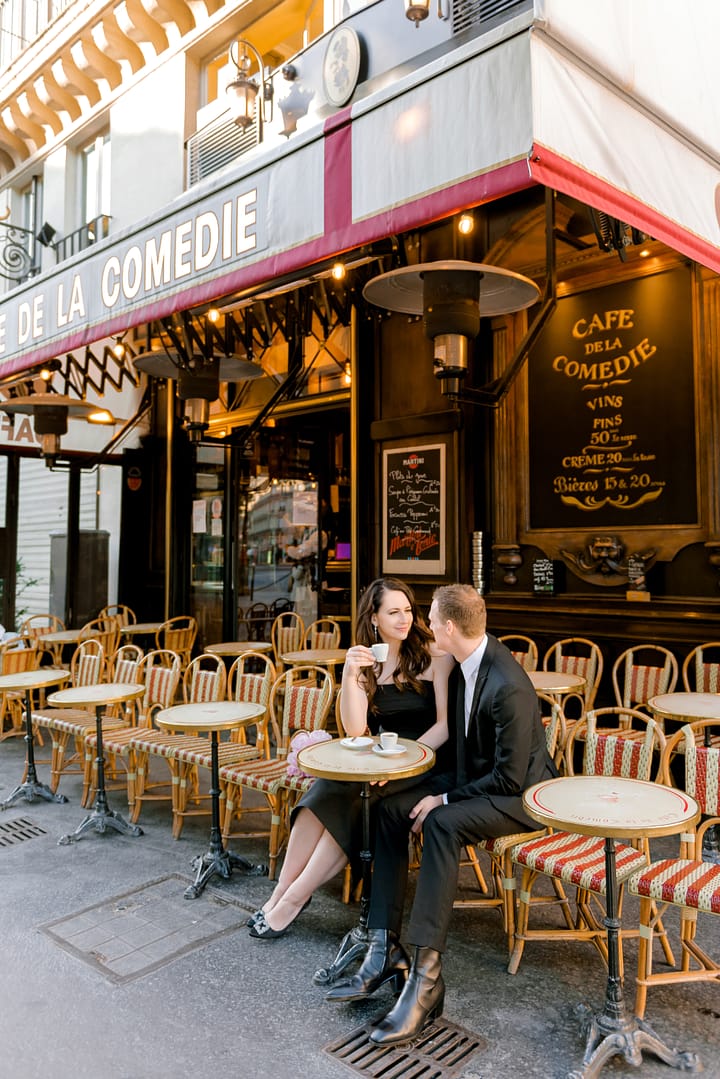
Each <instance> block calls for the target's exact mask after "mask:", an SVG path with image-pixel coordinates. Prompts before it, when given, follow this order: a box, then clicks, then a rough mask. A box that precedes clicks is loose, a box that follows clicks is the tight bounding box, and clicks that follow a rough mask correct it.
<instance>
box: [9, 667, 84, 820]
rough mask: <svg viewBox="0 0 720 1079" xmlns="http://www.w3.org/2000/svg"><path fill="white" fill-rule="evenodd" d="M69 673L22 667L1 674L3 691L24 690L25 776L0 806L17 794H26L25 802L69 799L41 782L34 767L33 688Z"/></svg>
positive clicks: (59, 678)
mask: <svg viewBox="0 0 720 1079" xmlns="http://www.w3.org/2000/svg"><path fill="white" fill-rule="evenodd" d="M69 677H70V671H59V670H54V669H53V670H49V669H48V668H47V667H46V668H45V669H44V670H42V669H41V670H37V671H19V672H18V673H17V674H3V675H0V693H13V692H14V693H21V692H22V693H24V694H25V746H26V750H25V779H24V780H23V781H22V783H20V784H19V785H18V786H17V787H16V788H15V790H14V791H13V792H12V794H11V795H10V797H9V798H6V799H5V801H4V802H0V809H7V808H8V807H9V806H11V805H12V804H13V803H14V802H17V800H18V798H24V799H25V801H26V802H34V801H35V799H36V798H42V799H44V800H45V801H46V802H67V798H66V797H65V795H64V794H55V793H54V792H53V791H51V790H50V788H49V787H47V786H45V784H44V783H39V782H38V777H37V771H36V770H35V744H34V741H33V728H32V701H31V696H32V691H33V690H34V689H45V688H47V686H56V685H57V684H58V682H64V681H66V679H68V678H69Z"/></svg>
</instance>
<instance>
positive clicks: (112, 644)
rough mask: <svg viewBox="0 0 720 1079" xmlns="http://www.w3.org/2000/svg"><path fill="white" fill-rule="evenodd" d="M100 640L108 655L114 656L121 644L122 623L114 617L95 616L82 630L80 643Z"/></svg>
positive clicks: (79, 638)
mask: <svg viewBox="0 0 720 1079" xmlns="http://www.w3.org/2000/svg"><path fill="white" fill-rule="evenodd" d="M91 640H92V641H99V643H100V644H101V645H102V647H103V651H104V653H105V655H106V656H112V655H114V654H115V652H116V651H117V648H118V645H119V644H120V624H119V622H116V621H115V619H114V618H94V619H93V620H92V621H91V622H86V623H85V625H84V626H83V627H82V629H81V630H80V635H79V637H78V643H79V644H82V642H83V641H91Z"/></svg>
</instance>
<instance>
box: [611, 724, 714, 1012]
mask: <svg viewBox="0 0 720 1079" xmlns="http://www.w3.org/2000/svg"><path fill="white" fill-rule="evenodd" d="M712 726H715V727H716V728H717V726H718V720H716V719H710V720H700V721H698V722H697V723H690V724H687V725H686V726H684V727H682V728H681V729H680V730H679V731H677V732H676V733H675V734H674V735H673V736H672V737H671V738H669V739H668V742H667V746H666V748H665V753H664V755H663V764H664V766H665V776H666V780H669V772H668V764H669V761H670V759H671V757H672V756H673V754H674V753H675V752H676V751H679V752H682V751H683V750H684V753H685V791H686V793H687V794H689V795H691V797H693V798H694V799H695V800H696V801H697V803H698V805H699V807H700V811H701V813H702V814H703V820H702V824H701V825H700V826H699V827H698V828H697V829H696V830H695V831H693V832H688V833H685V834H683V835H682V836H681V839H680V856H679V857H678V858H665V859H663V860H662V861H656V862H651V864H650V865H648V866H644V867H643V868H642V869H640V870H639V871H638V872H637V873H634V874H633V875H632V876H631V877H630V879H629V880H628V882H627V890H628V893H629V894H630V895H634V896H637V897H639V899H640V947H639V950H638V973H637V990H636V996H635V1014H636V1015H637V1016H638V1018H640V1019H642V1017H643V1015H644V1014H645V1005H646V1001H647V991H648V988H649V987H650V986H653V985H673V984H676V983H679V982H705V981H708V982H711V981H712V982H720V963H718V962H716V961H715V960H713V959H712V958H711V957H710V955H708V953H707V952H706V951H705V950H704V949H703V948H702V947H701V946H700V944H699V943H698V941H697V939H696V932H697V920H698V914H720V865H715V864H713V863H712V862H704V861H703V860H702V847H703V836H704V835H705V833H706V832H707V830H708V828H712V827H715V826H716V825H720V749H718V748H716V747H715V746H705V745H703V744H698V742H700V743H701V742H702V740H703V738H702V736H703V734H704V732H705V730H708V729H709V728H710V727H712ZM665 905H672V906H675V907H679V908H680V947H681V948H682V959H681V963H680V969H679V970H678V969H675V970H663V971H657V972H654V971H653V954H652V952H653V949H652V945H653V937H654V936H655V934H656V933H657V925H658V915H657V907H658V906H659V907H660V908H661V913H662V912H663V910H664V906H665Z"/></svg>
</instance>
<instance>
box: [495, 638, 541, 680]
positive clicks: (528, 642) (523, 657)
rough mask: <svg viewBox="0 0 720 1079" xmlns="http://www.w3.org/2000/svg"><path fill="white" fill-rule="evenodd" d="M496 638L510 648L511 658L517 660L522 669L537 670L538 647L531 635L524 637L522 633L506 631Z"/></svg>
mask: <svg viewBox="0 0 720 1079" xmlns="http://www.w3.org/2000/svg"><path fill="white" fill-rule="evenodd" d="M498 640H499V641H502V643H503V644H504V645H505V647H506V648H509V649H510V651H511V652H512V656H513V659H515V660H517V662H518V663H519V664H520V666H521V667H522V669H523V670H524V671H536V670H537V665H538V647H537V645H536V644H535V641H533V640H532V638H531V637H524V636H523V635H522V633H507V634H505V636H504V637H498Z"/></svg>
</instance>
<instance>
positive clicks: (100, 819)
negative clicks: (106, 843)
mask: <svg viewBox="0 0 720 1079" xmlns="http://www.w3.org/2000/svg"><path fill="white" fill-rule="evenodd" d="M104 707H105V706H104V705H102V704H98V705H96V706H95V731H96V734H97V756H96V757H95V765H96V767H97V795H96V797H95V805H94V806H93V811H92V813H91V814H90V815H89V816H88V817H86V818H85V820H84V821H83V822H82V824H79V825H78V826H77V828H76V829H75V831H74V832H71V833H70V835H63V836H60V838H59V839H58V846H60V847H67V846H68V844H70V843H76V842H77V841H78V839H82V837H83V836H84V835H85V833H86V832H97V833H98V834H99V835H104V834H105V832H107V831H108V830H110V831H111V832H120V834H121V835H130V836H134V837H135V836H140V835H143V834H144V833H143V830H142V828H140V827H139V826H138V825H137V824H129V823H128V821H126V820H125V818H124V817H121V816H120V814H119V813H116V812H115V810H114V809H111V808H110V806H109V805H108V800H107V794H106V793H105V751H104V749H103V729H102V713H103V708H104Z"/></svg>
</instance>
